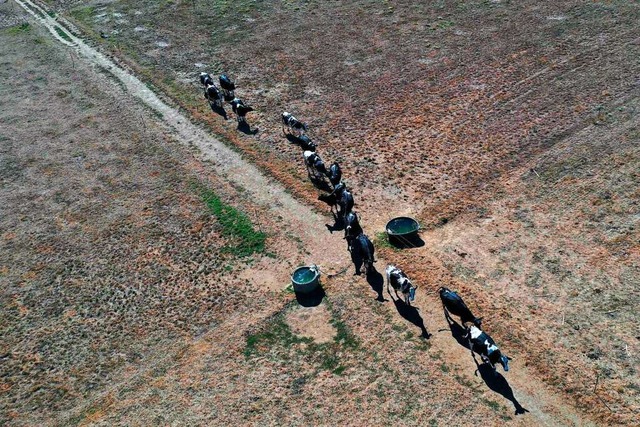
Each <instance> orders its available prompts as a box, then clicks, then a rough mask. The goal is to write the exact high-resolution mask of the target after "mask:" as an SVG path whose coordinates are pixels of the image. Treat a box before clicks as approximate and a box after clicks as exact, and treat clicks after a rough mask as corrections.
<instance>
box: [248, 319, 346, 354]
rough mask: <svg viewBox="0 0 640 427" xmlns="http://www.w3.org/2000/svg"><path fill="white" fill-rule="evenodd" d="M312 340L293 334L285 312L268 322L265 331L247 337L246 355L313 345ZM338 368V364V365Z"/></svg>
mask: <svg viewBox="0 0 640 427" xmlns="http://www.w3.org/2000/svg"><path fill="white" fill-rule="evenodd" d="M312 341H313V340H312V339H311V338H300V337H298V336H296V335H295V334H294V333H293V332H291V328H289V325H287V321H286V320H285V315H284V312H280V313H278V314H276V315H275V316H274V317H272V318H271V319H270V320H269V321H268V327H266V328H265V329H264V330H263V331H260V332H258V333H255V334H251V335H248V336H247V344H246V346H245V349H244V355H245V357H246V358H247V359H248V358H249V357H251V356H253V355H255V354H259V353H262V352H265V351H266V350H269V349H271V348H272V347H274V346H275V345H279V346H282V347H284V348H289V347H291V346H292V345H294V344H300V343H311V342H312ZM336 366H337V363H336Z"/></svg>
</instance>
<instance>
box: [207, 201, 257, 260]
mask: <svg viewBox="0 0 640 427" xmlns="http://www.w3.org/2000/svg"><path fill="white" fill-rule="evenodd" d="M202 199H203V201H204V202H205V204H206V205H207V207H208V208H209V210H210V211H211V213H212V214H213V215H215V217H216V219H217V220H218V223H219V224H220V226H221V227H222V235H223V236H226V237H227V238H228V239H229V243H228V245H227V246H226V247H225V248H224V251H225V252H228V253H230V254H233V255H235V256H240V257H246V256H249V255H252V254H254V253H262V252H263V251H264V249H265V240H266V237H267V236H266V234H265V233H263V232H261V231H257V230H255V229H254V227H253V224H252V223H251V220H250V219H249V217H247V215H246V214H245V213H243V212H241V211H239V210H238V209H236V208H234V207H233V206H230V205H227V204H225V203H224V202H223V201H222V200H221V199H220V198H219V197H218V196H217V195H216V194H215V193H214V192H213V191H211V190H203V191H202Z"/></svg>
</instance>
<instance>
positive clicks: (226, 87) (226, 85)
mask: <svg viewBox="0 0 640 427" xmlns="http://www.w3.org/2000/svg"><path fill="white" fill-rule="evenodd" d="M218 81H220V87H221V88H222V96H223V97H224V100H225V101H227V102H233V100H234V99H235V97H236V96H235V90H236V84H235V82H234V81H233V80H231V79H230V78H229V76H227V75H226V74H222V75H220V77H219V78H218Z"/></svg>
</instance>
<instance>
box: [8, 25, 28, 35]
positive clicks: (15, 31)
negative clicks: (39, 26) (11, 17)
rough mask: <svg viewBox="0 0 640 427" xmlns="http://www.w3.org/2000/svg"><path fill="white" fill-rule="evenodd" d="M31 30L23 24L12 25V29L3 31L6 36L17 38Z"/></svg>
mask: <svg viewBox="0 0 640 427" xmlns="http://www.w3.org/2000/svg"><path fill="white" fill-rule="evenodd" d="M30 30H31V25H29V23H28V22H24V23H22V24H20V25H14V26H13V27H9V28H7V29H6V30H5V32H6V33H7V34H11V35H13V36H17V35H20V34H24V33H27V32H29V31H30Z"/></svg>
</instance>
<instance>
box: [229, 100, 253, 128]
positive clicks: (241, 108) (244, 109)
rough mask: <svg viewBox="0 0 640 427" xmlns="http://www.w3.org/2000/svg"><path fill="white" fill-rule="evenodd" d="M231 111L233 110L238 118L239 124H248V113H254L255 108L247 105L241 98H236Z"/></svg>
mask: <svg viewBox="0 0 640 427" xmlns="http://www.w3.org/2000/svg"><path fill="white" fill-rule="evenodd" d="M231 109H232V110H233V112H234V113H235V115H236V117H237V118H238V123H246V122H247V119H246V115H247V113H250V112H251V111H253V107H250V106H248V105H246V104H245V103H244V102H243V101H242V100H241V99H239V98H234V99H233V101H231Z"/></svg>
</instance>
